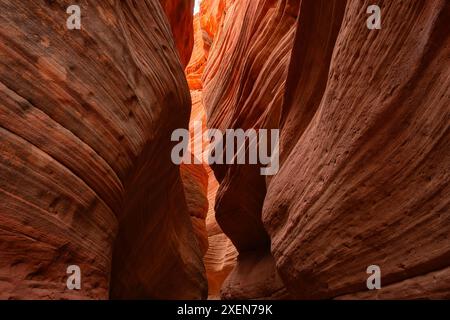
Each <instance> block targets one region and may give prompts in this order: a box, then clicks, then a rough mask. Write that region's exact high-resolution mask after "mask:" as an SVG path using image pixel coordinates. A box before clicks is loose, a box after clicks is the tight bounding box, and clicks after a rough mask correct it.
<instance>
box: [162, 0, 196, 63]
mask: <svg viewBox="0 0 450 320" xmlns="http://www.w3.org/2000/svg"><path fill="white" fill-rule="evenodd" d="M159 2H160V3H161V5H162V7H163V9H164V12H165V13H166V16H167V18H168V20H169V24H170V26H171V29H172V34H173V38H174V40H175V44H176V47H177V49H178V53H179V54H180V60H181V63H182V65H183V66H187V64H188V62H189V60H190V59H191V54H192V49H193V48H194V28H193V17H192V12H193V11H194V0H159Z"/></svg>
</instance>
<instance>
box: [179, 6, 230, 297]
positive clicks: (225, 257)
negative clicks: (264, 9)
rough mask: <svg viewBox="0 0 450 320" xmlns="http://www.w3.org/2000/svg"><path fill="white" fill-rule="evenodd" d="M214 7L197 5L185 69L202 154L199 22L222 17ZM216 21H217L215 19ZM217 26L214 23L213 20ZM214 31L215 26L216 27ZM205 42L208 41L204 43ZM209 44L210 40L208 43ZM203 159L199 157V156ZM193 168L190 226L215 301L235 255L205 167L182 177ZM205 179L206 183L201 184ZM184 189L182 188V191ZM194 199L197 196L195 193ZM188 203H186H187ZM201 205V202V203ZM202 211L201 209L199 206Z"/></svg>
mask: <svg viewBox="0 0 450 320" xmlns="http://www.w3.org/2000/svg"><path fill="white" fill-rule="evenodd" d="M216 4H217V3H211V2H208V1H203V2H202V3H201V10H200V13H199V14H197V15H195V17H194V39H195V45H194V50H193V53H192V57H191V61H190V62H189V65H188V67H187V68H186V76H187V80H188V83H189V88H190V90H191V98H192V112H191V120H190V132H191V137H192V138H191V147H192V148H194V143H195V141H199V140H200V141H201V145H202V146H203V147H204V149H203V150H205V149H206V148H205V147H206V146H207V142H208V141H207V140H206V139H203V135H204V133H205V130H206V129H207V127H206V112H205V108H204V106H203V103H202V98H203V93H202V89H203V83H202V76H203V73H204V70H205V67H206V63H207V57H208V54H209V49H210V45H211V43H210V44H209V45H207V44H206V42H205V32H206V30H205V29H204V26H203V24H202V23H203V22H204V21H209V20H211V19H212V18H211V17H210V16H211V15H212V14H214V15H218V16H220V17H222V15H223V14H224V12H223V11H222V10H224V9H225V8H224V7H222V6H219V7H215V5H216ZM217 19H218V18H217ZM214 21H216V23H217V20H214ZM216 27H217V26H216ZM210 32H216V29H214V30H210ZM208 37H210V38H213V37H214V34H212V33H210V34H209V35H208ZM207 41H208V40H207ZM209 41H210V42H212V40H209ZM196 123H197V124H200V129H201V130H199V132H196V130H195V125H196ZM202 155H203V153H202ZM193 167H195V168H196V169H194V170H196V171H197V172H199V171H201V172H202V174H201V177H200V176H199V175H196V176H193V177H192V178H193V179H191V180H192V184H197V185H202V186H205V182H206V189H204V188H202V192H203V196H202V199H203V200H206V201H207V202H206V205H207V206H206V211H202V213H201V214H198V213H199V211H198V210H197V209H196V211H197V214H196V217H193V220H194V225H195V226H197V229H196V234H197V237H198V239H199V241H200V242H201V243H202V244H203V245H202V248H203V249H207V250H206V251H204V254H205V256H204V264H205V268H206V276H207V278H208V298H209V299H217V298H218V297H219V291H220V288H221V287H222V284H223V282H224V280H225V278H226V277H227V276H228V274H229V273H230V271H231V270H232V269H233V267H234V265H235V264H236V256H237V251H236V248H235V247H234V246H233V244H232V243H231V241H230V239H229V238H227V236H225V234H224V233H223V231H222V230H221V229H220V227H219V225H218V224H217V221H216V219H215V211H214V204H215V197H216V193H217V188H218V183H217V180H216V178H215V176H214V174H213V172H212V170H211V168H210V167H209V166H208V165H207V164H201V165H195V164H190V165H183V166H182V174H183V180H184V176H185V175H187V174H188V173H187V171H189V170H193ZM205 178H206V181H205ZM185 189H186V188H185ZM196 195H197V196H196V197H197V198H198V196H199V194H198V193H196ZM188 203H189V200H188ZM203 203H205V202H203ZM201 208H202V210H204V209H203V208H204V206H203V205H202V206H201Z"/></svg>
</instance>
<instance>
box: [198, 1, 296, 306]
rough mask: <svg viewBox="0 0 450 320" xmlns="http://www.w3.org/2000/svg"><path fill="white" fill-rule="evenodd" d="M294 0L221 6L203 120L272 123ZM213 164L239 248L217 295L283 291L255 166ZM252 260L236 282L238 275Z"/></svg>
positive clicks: (227, 227)
mask: <svg viewBox="0 0 450 320" xmlns="http://www.w3.org/2000/svg"><path fill="white" fill-rule="evenodd" d="M298 3H299V1H297V2H294V1H264V0H263V1H248V0H246V1H236V2H234V3H233V4H231V5H230V7H228V8H227V11H226V14H225V15H224V17H223V20H222V23H221V24H220V26H219V28H218V32H217V35H216V38H215V40H214V42H213V44H212V47H211V52H210V54H209V57H208V65H207V68H206V70H205V73H204V77H203V85H204V91H203V93H204V104H205V106H206V108H207V114H208V126H209V127H211V128H218V129H221V130H225V129H232V128H236V129H237V128H242V129H249V128H257V129H258V128H265V127H267V126H269V127H270V125H271V123H274V119H275V118H274V117H273V115H274V114H275V113H276V111H277V110H279V109H280V108H281V101H282V97H283V93H284V80H283V79H285V78H286V76H287V66H288V63H289V58H290V53H291V50H292V45H293V38H294V32H295V26H296V23H295V22H296V15H297V11H298ZM230 66H233V67H232V68H231V67H230ZM213 169H214V171H215V174H216V177H217V178H218V180H219V182H220V187H219V191H218V194H217V198H216V218H217V220H218V222H219V224H220V226H221V227H222V229H223V230H224V232H225V233H226V234H227V235H228V236H229V237H230V239H231V240H232V241H233V243H234V245H235V246H236V247H237V249H238V250H239V253H240V254H239V259H238V266H237V267H236V269H235V270H234V271H233V274H232V275H231V276H230V277H229V278H228V280H227V281H226V284H225V285H224V287H223V288H222V297H224V298H239V299H246V298H271V297H275V296H284V294H285V290H284V289H283V284H282V283H281V281H280V279H279V277H278V275H277V272H276V269H275V267H274V261H273V259H272V258H271V254H270V238H269V236H268V234H267V232H266V230H265V229H264V226H263V224H262V221H261V212H262V206H263V202H264V196H265V190H266V185H265V179H264V178H263V177H262V176H261V175H260V174H259V168H258V167H255V166H242V167H237V166H231V167H226V166H214V167H213ZM237 221H239V223H236V222H237ZM269 266H271V267H269ZM252 267H253V272H249V274H248V275H247V277H249V278H248V279H246V280H245V284H244V282H243V275H244V274H245V273H246V272H247V271H249V270H252ZM266 267H267V269H265V268H266ZM262 270H264V271H263V272H261V271H262ZM263 274H264V276H262V275H263ZM272 282H274V283H272Z"/></svg>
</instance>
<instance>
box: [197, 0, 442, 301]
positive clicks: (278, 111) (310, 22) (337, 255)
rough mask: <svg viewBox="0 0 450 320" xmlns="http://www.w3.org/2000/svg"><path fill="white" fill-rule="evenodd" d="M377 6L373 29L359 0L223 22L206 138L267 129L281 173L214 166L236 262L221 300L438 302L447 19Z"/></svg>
mask: <svg viewBox="0 0 450 320" xmlns="http://www.w3.org/2000/svg"><path fill="white" fill-rule="evenodd" d="M377 3H378V4H379V5H380V7H381V10H382V28H381V30H369V29H368V28H367V27H366V20H367V18H368V17H369V15H368V14H367V13H366V10H367V7H368V6H369V5H371V4H372V3H371V2H369V1H356V0H349V1H338V0H335V1H333V0H331V1H330V0H323V1H309V0H303V1H300V0H258V1H253V0H252V1H249V0H247V1H245V0H243V1H236V2H235V3H234V4H233V5H231V7H230V8H229V9H228V11H227V14H226V16H225V17H224V18H223V20H222V24H221V27H220V28H219V31H218V33H217V35H216V37H215V38H214V41H213V43H212V47H211V51H210V53H209V57H208V64H207V67H206V69H205V72H204V76H203V103H204V105H205V108H206V109H207V116H208V126H209V127H211V128H219V129H225V128H243V129H249V128H256V129H258V128H269V129H270V128H279V129H280V131H281V142H280V161H281V168H280V171H279V173H278V174H277V175H275V176H274V177H268V178H263V177H261V176H260V175H259V168H255V167H254V166H224V165H219V166H213V169H214V172H215V175H216V177H217V178H218V180H219V183H220V187H219V190H218V193H217V198H216V204H215V211H216V218H217V220H218V222H219V224H220V226H221V228H222V229H223V231H224V232H225V233H226V234H227V235H228V236H229V237H230V239H231V240H232V242H233V243H234V244H235V245H236V247H237V249H238V250H239V258H238V264H237V266H236V267H235V269H234V270H233V272H232V273H231V275H230V276H229V277H228V279H227V280H226V282H225V284H224V285H223V287H222V298H226V299H235V298H239V299H241V298H244V299H247V298H250V299H255V298H262V297H264V298H280V297H289V298H302V299H313V298H314V299H315V298H339V299H353V298H366V299H379V298H397V299H398V298H427V297H428V298H449V297H450V287H449V283H450V282H449V281H448V279H449V270H450V269H449V267H450V239H449V234H450V210H449V199H450V190H449V171H448V169H449V164H450V152H449V149H448V145H449V142H450V141H449V139H450V134H449V133H450V127H449V123H450V122H449V119H450V109H449V107H448V106H449V102H450V97H449V92H450V90H449V89H450V71H449V69H448V68H446V67H443V66H448V65H449V62H450V61H449V59H450V58H449V57H450V46H449V45H450V39H449V35H450V33H449V27H448V21H449V18H450V17H449V13H450V4H449V3H448V1H444V0H432V1H425V0H422V1H420V0H419V1H377ZM370 265H378V266H380V268H381V273H382V289H381V290H376V291H367V287H366V280H367V278H368V276H369V275H368V274H367V273H366V269H367V267H368V266H370Z"/></svg>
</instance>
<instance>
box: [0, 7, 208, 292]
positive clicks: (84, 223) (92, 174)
mask: <svg viewBox="0 0 450 320" xmlns="http://www.w3.org/2000/svg"><path fill="white" fill-rule="evenodd" d="M172 2H173V1H172ZM182 2H183V3H184V1H182ZM70 4H71V3H69V1H58V2H54V1H52V2H49V1H38V0H35V1H27V2H26V3H24V2H20V1H19V2H18V1H1V2H0V12H1V14H0V21H1V25H2V29H1V31H0V37H1V38H2V40H1V42H0V46H1V48H0V56H1V59H0V95H1V99H0V100H1V103H0V131H1V133H0V140H1V141H0V297H1V298H12V299H15V298H17V299H24V298H52V299H53V298H54V299H59V298H94V299H105V298H108V296H109V291H110V285H109V283H110V279H111V288H112V297H114V298H201V297H205V296H206V282H205V275H204V269H203V265H202V260H201V253H200V250H199V248H198V245H197V241H196V240H195V237H194V234H193V231H192V225H191V222H190V219H189V215H188V209H187V206H186V202H185V200H184V195H183V190H182V185H181V182H180V175H179V169H178V168H177V167H175V166H174V165H172V164H171V161H170V148H171V143H170V134H171V131H172V130H173V129H174V128H179V127H187V125H188V120H189V112H190V99H189V93H188V87H187V84H186V80H185V78H184V75H183V71H182V67H181V65H180V62H179V58H178V54H177V52H176V49H175V47H174V45H173V44H174V41H173V38H172V34H171V32H170V27H169V25H168V24H167V20H166V18H165V16H164V13H163V11H162V8H161V6H160V4H159V3H158V2H157V1H156V0H146V1H131V0H130V1H94V0H90V1H83V4H82V5H81V10H82V21H81V25H82V29H81V30H72V31H69V30H67V28H66V19H67V17H68V16H67V14H66V8H67V7H68V6H69V5H70ZM186 14H190V12H186ZM118 227H119V233H118V236H117V239H116V242H115V248H114V256H115V258H114V259H113V261H111V258H112V255H113V253H112V251H113V242H114V239H115V238H116V234H117V230H118ZM111 264H112V265H113V268H112V269H113V271H112V275H111ZM69 265H78V266H80V268H81V273H82V275H81V276H82V289H81V290H79V291H70V290H68V289H67V287H66V279H67V276H68V275H67V274H66V269H67V267H68V266H69Z"/></svg>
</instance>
